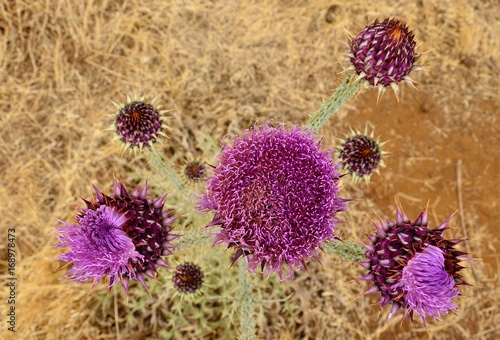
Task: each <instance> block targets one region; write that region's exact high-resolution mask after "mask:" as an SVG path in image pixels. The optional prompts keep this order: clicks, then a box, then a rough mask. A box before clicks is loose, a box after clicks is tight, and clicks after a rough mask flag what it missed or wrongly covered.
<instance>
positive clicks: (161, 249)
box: [56, 181, 178, 294]
mask: <svg viewBox="0 0 500 340" xmlns="http://www.w3.org/2000/svg"><path fill="white" fill-rule="evenodd" d="M94 189H95V196H94V197H93V198H92V199H91V200H86V199H83V201H84V202H85V204H86V205H87V208H80V207H77V210H78V214H77V216H76V220H77V224H72V223H69V222H64V221H61V222H62V223H63V225H62V226H60V227H59V228H57V229H56V232H57V233H58V236H59V243H58V244H57V245H56V246H57V247H66V248H67V252H65V253H61V256H60V259H61V260H62V261H65V262H68V263H71V264H72V265H73V266H72V267H71V269H70V270H69V271H68V273H67V275H66V276H65V277H67V278H70V279H74V280H76V282H77V283H80V282H84V281H87V280H93V285H92V287H94V286H95V285H96V284H97V283H98V282H99V281H100V279H101V278H102V277H104V278H105V279H106V281H107V282H108V287H109V289H111V287H112V286H113V285H114V284H115V283H117V282H118V281H120V283H121V284H122V286H123V288H124V289H125V292H126V293H127V294H128V283H129V280H130V279H132V280H135V281H138V282H140V283H141V284H142V285H143V286H144V287H145V288H146V289H148V286H147V284H146V282H145V280H144V277H145V276H147V277H151V278H156V273H157V269H158V268H159V267H168V268H170V266H169V265H168V264H167V263H166V262H165V261H164V260H163V258H162V257H163V256H167V255H170V254H171V253H172V252H171V249H172V248H174V247H175V246H174V245H173V244H172V243H170V241H172V240H173V239H175V238H176V237H177V236H178V235H174V234H172V233H171V231H172V226H171V223H172V222H173V221H174V220H175V219H176V218H177V217H174V216H173V211H172V210H167V211H163V205H164V202H165V198H166V197H167V195H166V194H165V195H163V196H162V197H160V198H158V199H155V200H153V199H151V198H149V197H147V182H146V183H145V184H144V186H143V187H142V188H140V187H137V188H136V189H135V190H133V191H132V193H130V194H129V193H128V192H127V191H126V190H125V187H124V186H123V184H122V183H120V182H118V181H116V182H115V188H114V194H113V196H107V195H105V194H103V193H102V192H101V191H100V190H99V189H98V188H97V187H95V186H94Z"/></svg>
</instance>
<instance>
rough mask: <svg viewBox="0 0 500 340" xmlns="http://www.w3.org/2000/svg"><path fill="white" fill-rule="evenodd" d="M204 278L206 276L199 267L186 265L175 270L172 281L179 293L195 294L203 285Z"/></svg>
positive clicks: (191, 264)
mask: <svg viewBox="0 0 500 340" xmlns="http://www.w3.org/2000/svg"><path fill="white" fill-rule="evenodd" d="M203 277H204V274H203V272H202V271H201V268H200V267H199V266H197V265H195V264H193V263H184V264H182V265H179V266H177V267H176V268H175V274H174V277H173V278H172V281H173V282H174V285H175V287H176V288H177V290H178V291H179V292H181V293H194V292H196V291H197V290H198V289H200V288H201V286H202V285H203Z"/></svg>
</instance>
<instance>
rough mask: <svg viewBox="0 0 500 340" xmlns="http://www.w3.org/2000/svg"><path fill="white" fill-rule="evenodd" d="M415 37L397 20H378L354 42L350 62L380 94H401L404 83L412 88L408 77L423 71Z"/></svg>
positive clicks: (361, 77)
mask: <svg viewBox="0 0 500 340" xmlns="http://www.w3.org/2000/svg"><path fill="white" fill-rule="evenodd" d="M415 44H416V43H415V40H414V34H413V33H412V32H411V31H410V30H409V29H408V27H407V26H406V24H405V23H404V22H402V21H399V20H396V19H389V18H387V19H385V20H384V21H383V22H379V21H378V20H375V22H374V23H372V24H370V25H368V26H366V27H365V28H364V29H363V30H362V31H361V32H360V33H359V34H358V36H357V37H356V38H354V39H352V40H351V46H350V51H349V54H348V60H349V61H350V62H351V63H352V68H354V70H355V71H356V73H357V74H358V79H363V80H364V81H365V82H366V84H367V85H368V86H377V87H378V89H379V95H380V93H382V92H384V91H385V89H386V88H387V87H389V86H391V87H392V89H393V90H394V93H396V95H397V92H398V83H399V82H400V81H402V80H404V81H406V82H407V83H409V84H410V85H413V80H412V79H411V78H410V77H409V74H410V72H411V71H413V70H418V69H420V66H419V65H416V64H415V63H416V62H417V60H418V59H419V58H420V55H419V54H417V53H416V52H415Z"/></svg>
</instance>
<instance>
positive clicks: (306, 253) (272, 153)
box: [199, 125, 347, 279]
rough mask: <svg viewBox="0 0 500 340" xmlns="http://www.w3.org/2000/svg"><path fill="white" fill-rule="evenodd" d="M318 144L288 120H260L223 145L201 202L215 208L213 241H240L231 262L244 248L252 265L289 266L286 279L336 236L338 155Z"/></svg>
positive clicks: (230, 244)
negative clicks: (278, 122) (217, 227)
mask: <svg viewBox="0 0 500 340" xmlns="http://www.w3.org/2000/svg"><path fill="white" fill-rule="evenodd" d="M320 146H321V143H320V141H318V140H316V139H315V138H314V137H313V136H312V134H311V133H310V132H309V131H304V130H301V128H299V127H293V128H291V129H289V130H287V129H286V128H285V127H284V126H283V125H279V126H278V127H270V126H268V125H263V126H259V125H256V126H255V127H254V128H253V129H250V130H247V131H245V132H244V133H243V134H242V136H240V137H236V138H234V139H233V141H232V145H223V146H222V151H221V153H220V154H219V156H218V161H219V164H218V165H217V166H216V168H215V169H214V170H213V174H212V176H211V177H210V178H209V179H208V180H207V192H206V194H205V195H204V196H203V198H202V200H201V201H200V202H199V207H200V209H201V210H204V211H210V210H213V211H215V215H214V218H213V221H212V222H211V224H210V225H220V226H221V228H220V230H219V231H218V233H217V235H216V236H215V243H216V244H218V243H225V244H227V246H228V248H231V247H233V248H235V249H236V254H235V257H234V260H233V262H234V261H236V260H237V259H238V258H239V257H240V256H242V255H245V256H246V257H247V259H248V267H249V270H250V271H255V270H256V268H257V266H258V265H260V266H261V270H264V269H265V271H266V272H267V273H268V274H270V273H271V272H277V273H278V274H279V276H280V278H283V268H284V267H286V269H287V271H288V273H287V274H286V275H285V279H287V278H291V277H292V276H293V268H297V269H303V268H304V267H305V263H306V262H307V261H308V260H309V258H311V257H312V258H316V257H317V254H318V248H319V247H320V246H321V245H322V243H323V242H324V241H325V240H332V239H334V238H335V235H334V231H335V230H336V229H337V227H336V223H337V222H339V220H338V219H337V217H336V214H337V213H338V212H340V211H344V210H346V209H347V204H346V200H344V199H342V198H339V197H338V191H339V183H338V181H339V178H340V177H341V175H340V173H339V170H338V167H339V165H338V162H336V161H334V160H333V159H332V155H331V151H330V150H327V151H324V150H321V148H320Z"/></svg>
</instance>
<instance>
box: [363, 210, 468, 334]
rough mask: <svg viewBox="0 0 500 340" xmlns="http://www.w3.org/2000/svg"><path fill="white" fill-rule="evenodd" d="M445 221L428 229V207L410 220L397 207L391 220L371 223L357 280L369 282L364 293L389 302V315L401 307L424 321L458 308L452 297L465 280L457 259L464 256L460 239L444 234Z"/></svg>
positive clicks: (410, 314)
mask: <svg viewBox="0 0 500 340" xmlns="http://www.w3.org/2000/svg"><path fill="white" fill-rule="evenodd" d="M450 219H451V217H450V218H448V219H446V220H445V221H444V222H443V223H441V224H440V225H439V226H437V227H436V228H434V229H429V228H428V215H427V209H426V210H424V211H423V212H422V213H421V214H420V215H419V216H418V217H417V219H416V220H415V221H414V222H411V221H410V219H409V218H408V217H407V216H405V215H404V214H403V213H402V211H401V210H400V208H399V207H398V208H397V210H396V221H395V222H393V221H381V224H380V225H377V224H375V227H376V229H377V233H376V234H375V235H370V236H369V238H370V240H371V242H372V243H371V244H367V245H365V247H366V249H367V250H366V258H367V261H365V262H362V263H361V265H362V266H363V267H364V268H365V269H367V270H368V274H366V275H365V276H363V277H362V278H360V280H364V281H372V282H373V283H374V285H373V286H372V287H371V288H370V289H369V290H368V291H367V292H366V293H365V294H370V293H380V299H379V303H380V304H381V305H382V307H383V306H385V305H386V304H388V303H390V304H391V305H392V307H391V311H390V313H389V317H388V319H391V318H392V317H394V315H395V314H396V313H397V311H398V310H399V309H401V308H402V309H403V313H404V315H409V316H410V318H411V319H412V320H413V314H414V313H417V315H418V316H419V318H420V320H421V321H422V323H424V324H425V322H426V318H427V317H428V316H432V317H434V318H436V319H439V318H440V317H441V316H442V315H446V314H447V313H448V312H450V311H454V310H457V306H456V305H455V303H454V302H453V299H454V298H456V297H457V296H458V295H459V294H460V288H459V287H458V286H459V285H464V284H467V283H466V282H465V281H464V280H463V279H462V277H461V275H460V273H459V271H460V270H461V269H463V267H462V266H460V265H459V262H460V261H463V260H467V258H465V257H464V255H465V253H463V252H461V251H458V250H456V249H455V246H456V245H457V244H458V243H460V242H462V241H463V239H452V240H447V239H445V238H443V232H444V230H446V229H447V228H448V223H449V221H450Z"/></svg>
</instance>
